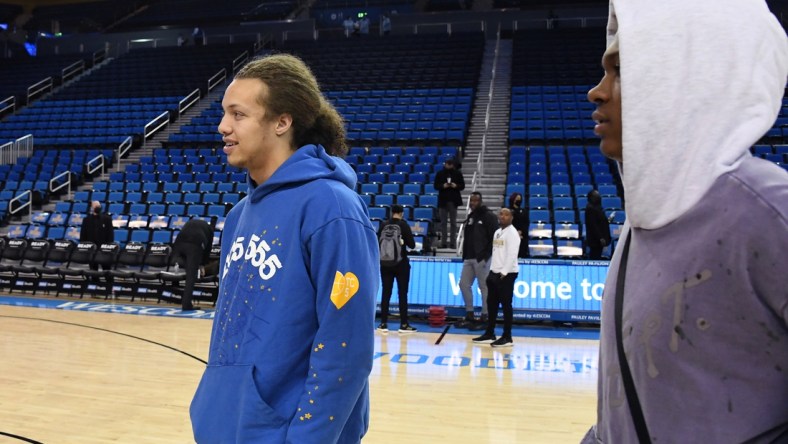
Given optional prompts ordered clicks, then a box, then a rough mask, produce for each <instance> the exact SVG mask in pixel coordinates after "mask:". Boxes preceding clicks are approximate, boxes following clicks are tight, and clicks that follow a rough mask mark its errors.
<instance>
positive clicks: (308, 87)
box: [190, 54, 380, 444]
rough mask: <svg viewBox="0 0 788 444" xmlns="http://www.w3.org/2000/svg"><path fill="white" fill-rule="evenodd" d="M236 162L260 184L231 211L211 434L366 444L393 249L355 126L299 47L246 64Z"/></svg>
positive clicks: (206, 413)
mask: <svg viewBox="0 0 788 444" xmlns="http://www.w3.org/2000/svg"><path fill="white" fill-rule="evenodd" d="M222 109H223V111H224V116H223V117H222V119H221V122H220V124H219V132H220V133H221V134H222V139H223V141H224V149H223V150H224V153H225V154H226V155H227V162H228V163H229V164H230V165H232V166H235V167H240V168H244V169H246V170H247V173H248V177H247V181H248V187H249V190H248V194H247V196H246V197H244V198H243V199H242V200H241V201H240V202H239V203H238V204H236V205H235V206H234V207H233V209H232V210H230V213H229V214H228V215H227V219H226V221H225V225H224V230H223V233H222V248H221V260H220V266H221V269H220V274H219V282H220V283H219V297H218V300H217V303H216V318H215V319H214V323H213V331H212V333H211V341H210V350H209V354H208V366H207V368H206V369H205V373H204V374H203V377H202V380H201V381H200V385H199V387H198V388H197V391H196V393H195V395H194V399H193V400H192V404H191V408H190V414H191V420H192V428H193V431H194V437H195V440H196V441H197V442H198V443H231V442H232V443H274V444H276V443H285V442H288V443H289V442H293V443H310V442H314V443H341V444H345V443H354V444H355V443H359V442H360V441H361V439H362V437H363V436H364V435H365V434H366V431H367V429H368V427H369V374H370V372H371V370H372V357H373V343H374V337H375V305H376V301H375V300H376V296H377V292H378V287H379V282H380V259H379V257H378V243H377V236H376V232H375V229H374V228H373V227H372V223H371V222H370V220H369V213H368V212H367V209H366V205H365V204H364V202H363V201H362V200H361V197H360V196H359V195H358V193H356V192H355V185H356V174H355V172H354V171H353V168H351V167H350V165H348V164H347V163H346V162H345V161H344V160H342V159H341V157H340V156H343V155H344V154H345V153H346V152H347V144H346V141H345V126H344V122H343V121H342V118H341V117H340V115H339V114H338V113H337V111H336V110H335V109H334V107H333V106H332V105H331V104H330V103H329V102H328V101H327V100H326V99H325V97H324V96H323V94H322V93H321V91H320V88H319V87H318V84H317V80H316V79H315V76H314V74H312V72H311V70H310V69H309V68H308V67H307V65H306V64H305V63H304V62H303V61H302V60H301V59H299V58H297V57H295V56H292V55H289V54H275V55H268V56H265V57H262V58H259V59H255V60H252V61H251V62H249V63H247V64H246V65H245V66H244V67H242V68H241V70H240V71H239V72H238V73H237V74H236V75H235V78H234V79H233V81H232V82H231V83H230V85H229V86H228V87H227V90H226V91H225V93H224V98H223V99H222Z"/></svg>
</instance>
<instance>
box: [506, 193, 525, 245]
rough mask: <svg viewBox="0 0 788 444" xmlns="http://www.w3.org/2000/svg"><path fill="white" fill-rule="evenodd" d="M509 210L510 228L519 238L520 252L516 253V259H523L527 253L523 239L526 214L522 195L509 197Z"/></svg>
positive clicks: (513, 194) (517, 194)
mask: <svg viewBox="0 0 788 444" xmlns="http://www.w3.org/2000/svg"><path fill="white" fill-rule="evenodd" d="M509 210H510V211H511V212H512V226H514V229H515V230H517V234H518V235H519V236H520V250H519V251H518V252H517V257H525V254H526V252H527V251H528V240H527V239H526V238H525V233H527V232H528V213H526V212H525V208H523V195H522V194H520V193H512V194H511V195H510V196H509Z"/></svg>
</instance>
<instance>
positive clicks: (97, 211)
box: [79, 200, 115, 270]
mask: <svg viewBox="0 0 788 444" xmlns="http://www.w3.org/2000/svg"><path fill="white" fill-rule="evenodd" d="M79 241H80V242H93V243H94V244H96V246H97V247H99V248H101V244H109V243H112V242H115V229H114V228H113V227H112V218H111V217H110V215H109V214H107V213H102V212H101V202H99V201H97V200H94V201H93V202H91V203H90V213H89V214H88V215H87V216H85V219H84V220H83V221H82V228H81V229H80V231H79ZM98 268H99V264H97V263H95V262H91V263H90V269H91V270H98ZM101 268H102V269H103V270H109V269H110V268H111V266H110V265H109V264H102V265H101Z"/></svg>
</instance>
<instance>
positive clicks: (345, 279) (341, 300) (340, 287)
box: [331, 271, 359, 310]
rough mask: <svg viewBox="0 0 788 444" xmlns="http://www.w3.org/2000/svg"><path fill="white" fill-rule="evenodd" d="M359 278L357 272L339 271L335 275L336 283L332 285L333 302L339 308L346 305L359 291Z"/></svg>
mask: <svg viewBox="0 0 788 444" xmlns="http://www.w3.org/2000/svg"><path fill="white" fill-rule="evenodd" d="M358 287H359V283H358V278H357V277H356V275H355V274H353V273H351V272H347V273H345V274H342V273H340V272H339V271H337V273H336V275H334V285H333V286H332V287H331V302H333V303H334V305H335V306H336V307H337V310H339V309H340V308H342V307H344V306H345V304H347V302H348V301H349V300H350V299H351V298H353V296H354V295H355V294H356V293H358Z"/></svg>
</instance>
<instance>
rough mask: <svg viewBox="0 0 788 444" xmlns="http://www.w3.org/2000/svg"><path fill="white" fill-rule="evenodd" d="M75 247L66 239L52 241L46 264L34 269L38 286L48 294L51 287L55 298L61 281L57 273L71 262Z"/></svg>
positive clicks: (74, 244) (72, 242)
mask: <svg viewBox="0 0 788 444" xmlns="http://www.w3.org/2000/svg"><path fill="white" fill-rule="evenodd" d="M76 245H77V244H76V243H74V241H72V240H68V239H61V240H56V241H54V242H53V243H52V247H51V248H50V249H49V255H48V256H47V261H46V264H44V265H38V266H35V267H34V269H35V272H36V273H37V274H38V277H39V280H40V282H39V286H40V287H44V289H45V291H46V292H47V293H49V289H50V288H51V287H54V288H55V296H58V294H57V289H58V288H59V287H60V282H61V281H62V279H61V278H60V273H59V272H60V269H61V268H64V267H67V266H68V261H69V260H71V253H72V252H73V251H74V248H75V247H76Z"/></svg>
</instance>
